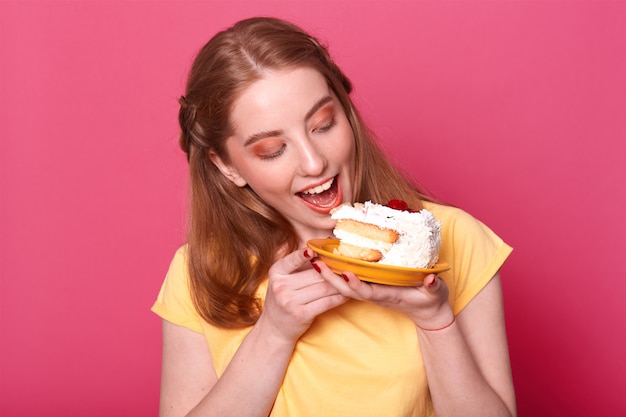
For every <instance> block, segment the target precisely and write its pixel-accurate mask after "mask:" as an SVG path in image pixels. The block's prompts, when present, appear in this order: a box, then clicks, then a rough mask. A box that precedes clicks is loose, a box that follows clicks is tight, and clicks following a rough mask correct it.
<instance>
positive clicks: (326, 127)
mask: <svg viewBox="0 0 626 417" xmlns="http://www.w3.org/2000/svg"><path fill="white" fill-rule="evenodd" d="M336 124H337V120H335V119H334V118H333V119H332V120H331V121H330V122H329V123H328V124H326V125H324V126H321V127H318V128H317V129H316V131H317V132H319V133H324V132H328V131H329V130H330V129H332V128H333V127H334V126H335V125H336ZM284 150H285V145H283V146H281V147H280V149H279V150H278V151H276V152H274V153H273V154H271V155H264V156H262V157H261V159H263V160H269V159H274V158H276V157H279V156H280V155H281V154H282V153H283V152H284Z"/></svg>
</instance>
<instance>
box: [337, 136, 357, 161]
mask: <svg viewBox="0 0 626 417" xmlns="http://www.w3.org/2000/svg"><path fill="white" fill-rule="evenodd" d="M334 144H335V146H334V147H333V150H332V153H331V155H333V157H334V159H336V160H337V161H338V162H342V163H344V164H345V163H347V164H350V165H354V159H355V152H356V145H355V141H354V135H353V133H352V129H350V128H347V129H344V130H343V131H342V132H341V133H340V135H339V136H338V137H337V139H336V140H335V141H334Z"/></svg>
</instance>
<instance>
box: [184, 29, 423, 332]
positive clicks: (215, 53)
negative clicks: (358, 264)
mask: <svg viewBox="0 0 626 417" xmlns="http://www.w3.org/2000/svg"><path fill="white" fill-rule="evenodd" d="M301 66H305V67H309V68H313V69H315V70H317V71H319V72H320V73H321V74H322V75H323V76H324V78H325V79H326V82H327V83H328V85H329V86H330V88H331V89H332V91H333V92H334V93H335V94H336V96H337V97H338V99H339V101H340V102H341V105H342V107H343V109H344V111H345V113H346V116H347V117H348V120H349V121H350V124H351V126H352V130H353V131H354V136H355V149H356V164H355V166H356V172H355V184H354V190H355V192H354V195H353V196H352V200H353V201H365V200H372V201H374V202H380V203H386V202H387V201H388V200H390V199H394V198H401V199H403V200H405V201H407V202H408V203H409V205H410V206H411V207H412V208H415V209H418V208H421V201H422V200H424V199H427V200H428V199H429V198H428V197H427V196H426V195H425V193H423V192H420V191H419V190H418V189H417V188H416V187H415V186H414V185H413V184H412V183H411V182H410V181H409V180H408V179H407V178H405V176H403V175H402V174H401V173H400V172H399V171H398V170H397V169H396V168H395V167H394V165H393V164H392V163H391V162H390V160H389V159H388V158H387V157H386V156H385V155H384V153H383V152H382V151H381V150H380V148H379V146H378V145H377V143H376V141H375V139H374V135H373V134H372V132H371V131H370V130H369V129H368V128H367V126H366V125H365V123H363V120H362V118H361V116H360V115H359V113H358V111H357V109H356V108H355V106H354V104H353V103H352V100H351V99H350V92H351V91H352V85H351V82H350V80H349V79H348V78H347V77H346V76H345V75H344V74H343V72H342V71H341V70H340V69H339V67H338V66H337V65H336V64H335V63H334V62H333V61H332V60H331V58H330V56H329V54H328V51H327V50H326V48H324V47H323V46H322V45H321V44H320V43H319V41H318V40H317V39H315V38H313V37H312V36H310V35H308V34H307V33H305V32H304V31H303V30H301V29H300V28H298V27H297V26H295V25H293V24H291V23H288V22H285V21H282V20H278V19H275V18H251V19H246V20H243V21H240V22H238V23H237V24H235V25H234V26H233V27H231V28H229V29H227V30H224V31H222V32H220V33H218V34H217V35H216V36H215V37H213V38H212V39H211V40H210V41H209V42H208V43H207V44H206V45H205V46H204V47H203V48H202V49H201V50H200V52H199V54H198V55H197V57H196V59H195V61H194V64H193V66H192V69H191V72H190V75H189V79H188V82H187V87H186V92H185V95H184V96H182V97H181V98H180V100H179V102H180V112H179V123H180V126H181V129H182V132H181V136H180V145H181V148H182V149H183V150H184V151H185V153H186V154H187V159H188V161H189V170H190V189H191V197H190V198H191V203H190V213H189V216H190V219H189V232H188V249H187V260H188V269H189V276H190V288H191V293H192V298H193V301H194V304H195V306H196V309H197V310H198V312H199V314H200V315H201V316H202V317H203V318H204V319H205V320H207V321H208V322H209V323H212V324H214V325H217V326H220V327H224V328H239V327H245V326H249V325H252V324H254V323H255V322H256V320H257V319H258V317H259V315H260V312H261V303H260V300H259V299H258V298H257V296H256V293H257V290H258V287H259V285H260V284H261V282H263V281H264V280H265V279H266V277H267V272H268V269H269V267H270V265H271V264H272V263H273V261H274V259H275V256H276V251H277V250H278V248H282V249H285V250H286V251H288V252H291V251H293V250H296V249H297V248H298V246H299V239H298V236H297V235H296V233H295V231H294V229H293V227H292V226H291V224H290V223H289V222H288V221H287V220H286V219H285V218H284V217H283V216H282V215H281V214H279V213H278V211H276V210H275V209H274V208H273V207H271V206H269V205H268V204H266V203H265V202H264V201H263V200H261V199H260V198H259V197H258V196H257V195H256V194H255V193H254V191H252V190H251V189H250V188H249V187H247V186H246V187H241V188H240V187H238V186H236V185H234V184H233V183H232V182H231V181H230V180H228V179H227V178H226V177H225V176H224V175H223V174H222V173H221V172H220V171H219V170H218V169H217V167H216V166H215V165H214V164H213V163H212V162H211V161H210V158H209V152H211V151H212V152H215V153H216V154H217V155H218V156H219V157H220V158H221V159H222V160H223V161H225V162H229V160H230V159H229V155H228V154H227V152H226V150H225V142H226V139H227V138H228V137H229V136H231V135H232V131H233V130H232V126H231V124H230V112H231V109H232V107H233V103H234V101H235V100H236V99H237V97H238V96H239V94H240V93H241V92H242V91H243V90H244V89H245V88H247V87H248V86H249V85H250V84H251V83H253V82H254V81H256V80H258V79H259V78H260V77H261V71H263V70H265V69H281V68H288V67H292V68H293V67H301Z"/></svg>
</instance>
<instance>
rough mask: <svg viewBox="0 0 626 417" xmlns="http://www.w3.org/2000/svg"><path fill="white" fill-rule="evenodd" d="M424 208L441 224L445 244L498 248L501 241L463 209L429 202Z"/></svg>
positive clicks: (501, 243) (425, 203)
mask: <svg viewBox="0 0 626 417" xmlns="http://www.w3.org/2000/svg"><path fill="white" fill-rule="evenodd" d="M424 208H425V209H426V210H429V211H430V212H432V213H433V215H434V216H435V217H436V218H437V220H439V222H440V223H441V235H442V241H443V242H444V243H447V244H453V245H454V246H455V247H457V249H458V246H459V245H463V246H465V245H471V246H479V247H482V246H484V245H486V246H490V247H499V246H502V245H503V244H504V242H503V241H502V239H501V238H500V237H499V236H498V235H497V234H496V233H494V232H493V230H491V229H490V228H489V227H488V226H487V225H486V224H484V223H483V222H482V221H480V220H478V219H477V218H476V217H474V216H473V215H471V214H469V213H468V212H466V211H465V210H463V209H460V208H458V207H453V206H446V205H442V204H436V203H431V202H424Z"/></svg>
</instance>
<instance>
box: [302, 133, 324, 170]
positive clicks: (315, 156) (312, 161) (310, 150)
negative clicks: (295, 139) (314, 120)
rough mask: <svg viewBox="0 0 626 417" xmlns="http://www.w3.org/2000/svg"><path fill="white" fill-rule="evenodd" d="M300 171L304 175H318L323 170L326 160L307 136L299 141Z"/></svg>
mask: <svg viewBox="0 0 626 417" xmlns="http://www.w3.org/2000/svg"><path fill="white" fill-rule="evenodd" d="M299 156H300V171H301V172H302V174H303V175H305V176H311V177H315V176H319V175H321V174H322V173H323V172H324V169H325V168H326V165H327V164H328V160H327V159H326V156H325V155H324V153H323V152H321V151H320V149H318V148H317V147H316V146H315V144H314V143H313V142H312V141H311V140H310V139H309V138H307V137H305V138H303V140H302V141H301V145H300V149H299Z"/></svg>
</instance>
